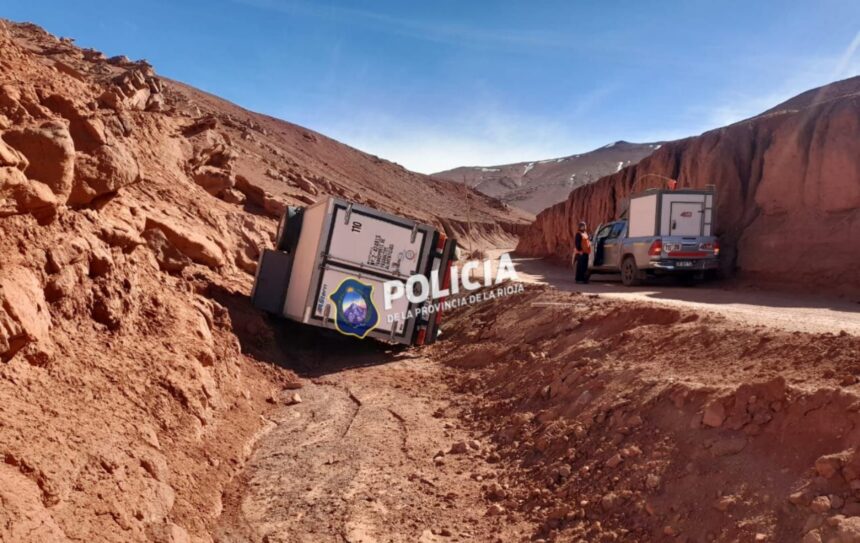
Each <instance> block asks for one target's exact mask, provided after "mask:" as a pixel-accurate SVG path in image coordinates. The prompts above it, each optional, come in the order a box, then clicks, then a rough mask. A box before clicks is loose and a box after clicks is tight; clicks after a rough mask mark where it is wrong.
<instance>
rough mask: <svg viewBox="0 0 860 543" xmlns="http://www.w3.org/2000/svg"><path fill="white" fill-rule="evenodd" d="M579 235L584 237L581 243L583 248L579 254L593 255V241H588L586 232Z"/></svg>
mask: <svg viewBox="0 0 860 543" xmlns="http://www.w3.org/2000/svg"><path fill="white" fill-rule="evenodd" d="M577 234H579V235H581V236H582V240H581V242H580V245H581V246H582V250H581V251H579V252H580V253H582V254H584V255H590V254H591V240H590V239H588V234H586V233H585V232H577Z"/></svg>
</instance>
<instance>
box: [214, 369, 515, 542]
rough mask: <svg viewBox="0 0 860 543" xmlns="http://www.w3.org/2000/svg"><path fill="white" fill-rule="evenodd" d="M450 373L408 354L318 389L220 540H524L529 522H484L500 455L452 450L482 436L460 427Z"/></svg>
mask: <svg viewBox="0 0 860 543" xmlns="http://www.w3.org/2000/svg"><path fill="white" fill-rule="evenodd" d="M445 371H447V370H445V369H444V368H443V367H442V366H441V365H440V364H438V363H437V362H434V361H431V360H428V359H425V358H421V357H416V358H411V357H410V355H406V356H404V357H400V358H399V359H394V360H389V361H388V362H387V363H386V364H380V365H372V366H365V367H361V368H351V369H345V370H342V371H338V372H336V373H330V374H328V375H326V376H325V377H323V378H318V379H313V380H312V381H311V382H310V383H308V384H307V385H306V386H305V387H304V389H303V390H302V392H301V396H302V400H303V401H302V402H301V403H300V404H296V405H291V406H285V407H283V408H282V409H281V410H280V411H279V412H278V413H277V414H276V415H275V416H274V418H273V420H274V421H275V423H276V424H277V426H276V427H275V428H274V429H273V430H272V431H271V432H269V433H268V434H267V435H266V436H265V437H264V438H263V439H261V441H260V443H259V444H258V447H257V449H256V451H255V452H254V454H253V455H252V457H251V459H250V460H249V463H248V468H247V470H246V473H245V475H244V478H243V480H242V481H241V482H238V483H237V485H236V490H237V493H236V495H235V496H233V497H232V499H230V500H228V505H227V507H226V509H227V511H225V514H224V515H223V517H222V531H221V534H222V535H221V537H220V538H218V539H217V540H218V541H222V542H225V543H226V542H230V543H233V542H240V541H241V542H245V541H248V542H255V543H256V542H266V543H284V542H290V543H335V542H337V543H343V542H349V543H375V542H383V541H384V542H404V543H405V542H409V543H414V542H419V543H433V542H443V541H444V542H455V541H461V542H462V541H496V540H499V539H500V538H501V540H504V541H511V540H520V539H522V537H523V534H526V533H530V530H531V529H530V527H528V526H526V525H525V523H521V524H517V523H509V522H508V521H507V520H505V519H504V517H487V516H485V515H486V512H487V509H488V505H489V503H488V502H487V501H486V500H485V499H484V493H485V490H484V489H483V488H482V485H484V484H486V483H485V481H487V480H492V479H494V478H495V477H496V476H497V475H496V472H497V471H498V470H499V469H500V467H499V466H498V464H489V463H488V462H487V461H486V459H485V458H486V456H487V455H489V454H490V453H491V451H490V450H489V448H488V447H487V446H486V445H483V446H480V445H479V446H480V448H479V449H474V448H472V447H467V448H466V449H467V451H466V452H465V453H462V454H451V452H450V449H451V446H452V445H453V444H455V443H458V444H460V445H461V446H462V444H465V443H468V442H470V441H472V440H476V436H474V435H471V434H469V432H468V431H467V430H466V429H465V428H463V427H461V426H460V423H459V421H458V420H457V418H456V417H457V416H458V415H459V412H458V408H456V407H454V406H452V404H451V395H452V393H451V391H450V390H449V389H448V388H447V386H446V385H445V382H446V379H445V375H444V372H445ZM475 445H478V442H477V441H476V443H475ZM440 451H444V452H445V453H446V454H443V455H441V456H440V457H439V459H436V457H437V456H439V453H440ZM240 528H241V529H240ZM237 534H241V535H237Z"/></svg>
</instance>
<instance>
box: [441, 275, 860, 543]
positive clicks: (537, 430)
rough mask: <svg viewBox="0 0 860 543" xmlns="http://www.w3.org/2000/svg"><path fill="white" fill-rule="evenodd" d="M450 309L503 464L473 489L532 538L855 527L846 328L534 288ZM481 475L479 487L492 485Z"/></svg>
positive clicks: (859, 342)
mask: <svg viewBox="0 0 860 543" xmlns="http://www.w3.org/2000/svg"><path fill="white" fill-rule="evenodd" d="M504 303H505V304H506V305H505V308H504V310H503V311H499V309H500V308H499V307H498V304H485V305H480V306H476V307H472V308H470V309H468V310H465V311H462V312H460V313H458V315H457V316H456V317H455V318H454V319H453V320H449V322H448V326H449V330H451V331H452V332H451V334H450V335H449V336H448V337H447V338H446V341H444V342H443V343H441V344H439V345H437V346H435V347H434V348H435V349H437V350H438V353H437V354H435V355H434V357H436V358H439V359H440V360H445V361H446V363H447V364H449V365H451V366H453V367H455V368H457V369H459V370H460V373H458V374H457V375H456V376H455V377H454V381H453V382H454V383H455V385H454V386H455V389H458V390H459V391H460V392H462V393H464V394H466V395H467V396H471V397H472V398H473V399H474V401H475V402H476V404H475V405H473V406H472V409H473V411H472V412H473V414H474V415H475V420H476V421H477V422H476V425H477V426H478V427H479V428H481V429H483V431H484V432H485V434H486V436H487V439H488V440H489V441H490V442H491V443H492V445H493V446H494V447H498V449H497V451H498V453H499V454H500V456H501V458H502V460H503V462H504V463H505V464H506V465H508V466H510V467H511V468H512V471H511V472H510V473H508V475H502V476H501V478H500V480H498V481H494V482H496V483H498V486H492V485H489V486H488V488H487V491H488V492H487V499H488V500H490V501H491V502H493V503H497V504H499V506H500V507H501V509H502V511H504V513H503V514H504V515H508V516H509V517H510V518H511V519H512V520H515V521H518V522H521V521H531V522H535V523H537V524H538V525H539V526H540V528H539V529H538V531H537V533H536V534H535V535H536V537H542V538H546V540H547V541H637V542H641V541H664V540H685V541H780V542H781V541H799V540H801V539H803V541H810V542H811V541H840V542H843V541H845V542H847V541H857V540H858V538H860V494H858V488H859V487H860V486H858V485H860V470H858V468H860V456H857V455H856V454H855V450H856V447H857V446H858V444H860V435H858V432H857V427H858V423H860V412H858V406H860V393H858V388H857V386H858V385H857V382H858V375H860V358H858V354H860V339H858V338H857V337H854V336H850V335H847V334H845V335H839V334H817V335H813V334H802V333H788V332H782V331H777V330H772V329H767V328H763V327H754V328H738V326H737V325H736V324H735V323H733V322H732V321H726V320H723V319H721V318H718V317H701V316H699V315H697V314H695V313H691V312H687V311H682V310H676V309H672V308H667V307H661V306H656V305H647V304H633V303H619V302H611V301H607V300H603V299H598V298H597V297H596V296H587V295H582V294H573V293H559V292H558V291H554V290H552V289H548V288H543V287H529V288H528V289H527V291H526V293H525V294H522V295H520V296H517V297H514V298H511V299H509V300H506V301H505V302H504ZM490 486H492V488H490Z"/></svg>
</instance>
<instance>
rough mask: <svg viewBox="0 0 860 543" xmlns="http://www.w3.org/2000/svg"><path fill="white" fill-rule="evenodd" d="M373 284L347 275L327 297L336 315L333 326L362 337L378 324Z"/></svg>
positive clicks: (340, 330)
mask: <svg viewBox="0 0 860 543" xmlns="http://www.w3.org/2000/svg"><path fill="white" fill-rule="evenodd" d="M372 295H373V285H367V284H364V283H362V282H361V281H359V280H358V279H355V278H352V277H347V278H346V279H344V280H343V281H342V282H341V284H340V285H339V286H338V287H337V289H336V290H335V291H334V292H332V293H331V296H329V299H330V300H331V303H332V304H334V307H335V310H336V312H337V316H336V317H335V319H334V325H335V328H337V331H338V332H340V333H341V334H345V335H347V336H355V337H357V338H361V339H364V338H365V337H366V336H367V334H369V333H370V331H371V330H373V329H374V328H376V326H377V325H378V324H379V312H377V310H376V306H375V305H374V304H373V298H372Z"/></svg>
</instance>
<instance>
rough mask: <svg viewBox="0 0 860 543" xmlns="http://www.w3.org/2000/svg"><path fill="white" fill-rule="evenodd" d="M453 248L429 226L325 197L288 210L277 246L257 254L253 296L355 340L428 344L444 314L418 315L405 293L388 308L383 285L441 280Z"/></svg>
mask: <svg viewBox="0 0 860 543" xmlns="http://www.w3.org/2000/svg"><path fill="white" fill-rule="evenodd" d="M455 250H456V241H455V240H453V239H447V237H446V236H445V234H443V233H442V232H439V231H438V230H436V229H435V228H433V227H431V226H428V225H425V224H421V223H418V222H416V221H413V220H411V219H406V218H403V217H398V216H395V215H391V214H389V213H385V212H382V211H379V210H376V209H373V208H370V207H367V206H363V205H359V204H354V203H350V202H347V201H345V200H342V199H339V198H335V197H327V198H326V199H325V200H322V201H320V202H318V203H316V204H313V205H311V206H309V207H307V208H304V209H298V208H290V209H289V210H288V211H287V213H286V214H285V216H284V218H283V219H282V220H281V224H280V226H279V227H278V235H277V241H276V246H275V249H274V250H271V249H266V250H264V251H263V254H262V255H261V257H260V261H259V265H258V267H257V275H256V278H255V280H254V289H253V291H252V293H251V297H252V300H253V304H254V306H255V307H257V308H259V309H263V310H265V311H267V312H269V313H272V314H276V315H280V316H283V317H286V318H288V319H291V320H294V321H297V322H301V323H304V324H309V325H313V326H318V327H322V328H330V329H334V330H337V331H339V332H341V333H343V334H346V335H351V336H356V337H359V338H364V337H373V338H376V339H379V340H383V341H389V342H395V343H404V344H409V345H413V344H417V345H420V344H429V343H432V342H433V341H435V339H436V336H437V334H438V330H439V324H440V322H441V317H442V314H441V312H434V313H427V312H423V313H422V312H421V311H420V308H419V307H417V306H418V304H417V303H411V302H410V301H409V300H408V299H407V297H406V296H402V297H400V298H397V299H395V300H394V301H393V304H392V307H390V308H388V309H386V308H385V304H384V300H383V296H384V289H383V284H384V283H385V282H386V281H390V280H400V281H402V282H403V283H406V281H407V279H408V278H409V277H410V276H412V275H415V274H421V275H424V276H426V277H428V279H429V277H430V273H431V271H433V270H437V271H438V274H439V277H440V280H442V279H444V278H446V277H448V270H449V266H450V265H451V262H452V259H453V258H454V254H455ZM437 301H438V300H437ZM433 302H434V301H433V300H430V301H428V302H424V304H432V303H433ZM424 304H422V305H424ZM404 315H406V316H407V317H409V315H417V316H413V317H410V318H405V319H404V318H402V317H403V316H404ZM389 316H391V317H392V318H389Z"/></svg>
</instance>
